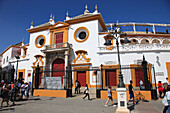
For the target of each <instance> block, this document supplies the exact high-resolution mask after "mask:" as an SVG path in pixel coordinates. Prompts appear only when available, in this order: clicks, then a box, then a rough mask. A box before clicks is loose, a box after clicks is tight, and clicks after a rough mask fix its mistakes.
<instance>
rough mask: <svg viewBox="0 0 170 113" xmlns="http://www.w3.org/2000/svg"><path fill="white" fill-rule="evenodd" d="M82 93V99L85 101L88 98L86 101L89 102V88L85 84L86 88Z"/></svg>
mask: <svg viewBox="0 0 170 113" xmlns="http://www.w3.org/2000/svg"><path fill="white" fill-rule="evenodd" d="M84 93H85V94H86V95H85V96H84V97H83V99H85V98H86V97H87V96H88V100H90V95H89V88H88V85H87V84H86V88H85V90H84Z"/></svg>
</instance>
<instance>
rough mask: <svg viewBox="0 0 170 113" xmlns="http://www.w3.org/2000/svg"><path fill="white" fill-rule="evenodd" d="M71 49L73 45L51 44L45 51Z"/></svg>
mask: <svg viewBox="0 0 170 113" xmlns="http://www.w3.org/2000/svg"><path fill="white" fill-rule="evenodd" d="M70 47H71V44H69V43H58V44H51V45H47V46H45V49H44V50H45V51H46V50H56V49H60V50H61V49H68V48H70Z"/></svg>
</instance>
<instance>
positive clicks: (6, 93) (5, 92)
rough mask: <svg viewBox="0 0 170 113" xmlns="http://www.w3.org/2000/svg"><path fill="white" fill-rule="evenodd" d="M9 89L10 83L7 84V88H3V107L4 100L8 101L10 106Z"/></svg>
mask: <svg viewBox="0 0 170 113" xmlns="http://www.w3.org/2000/svg"><path fill="white" fill-rule="evenodd" d="M8 98H9V90H8V85H6V86H5V88H3V92H2V102H1V107H3V102H5V101H6V102H7V106H8V107H9V106H10V105H9V99H8Z"/></svg>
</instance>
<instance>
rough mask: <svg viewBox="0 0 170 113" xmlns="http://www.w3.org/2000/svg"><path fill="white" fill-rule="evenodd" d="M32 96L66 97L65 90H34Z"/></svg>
mask: <svg viewBox="0 0 170 113" xmlns="http://www.w3.org/2000/svg"><path fill="white" fill-rule="evenodd" d="M33 96H42V97H43V96H44V97H46V96H47V97H64V98H66V97H67V90H43V89H35V90H34V94H33Z"/></svg>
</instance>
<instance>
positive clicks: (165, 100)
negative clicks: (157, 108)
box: [162, 95, 168, 106]
mask: <svg viewBox="0 0 170 113" xmlns="http://www.w3.org/2000/svg"><path fill="white" fill-rule="evenodd" d="M162 104H163V105H164V106H168V100H167V96H166V95H165V96H164V98H163V99H162Z"/></svg>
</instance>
